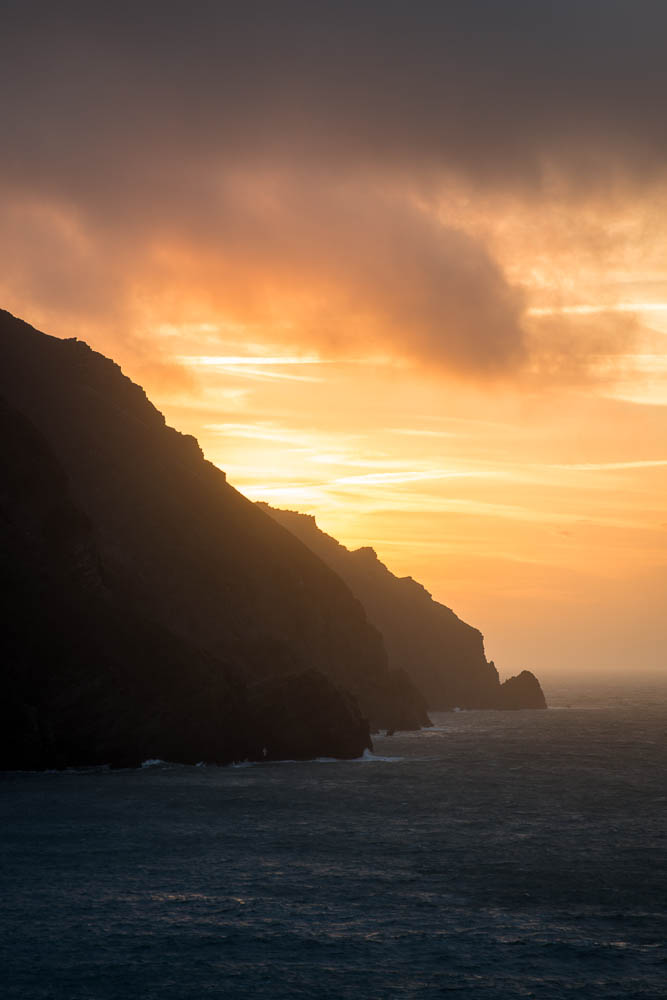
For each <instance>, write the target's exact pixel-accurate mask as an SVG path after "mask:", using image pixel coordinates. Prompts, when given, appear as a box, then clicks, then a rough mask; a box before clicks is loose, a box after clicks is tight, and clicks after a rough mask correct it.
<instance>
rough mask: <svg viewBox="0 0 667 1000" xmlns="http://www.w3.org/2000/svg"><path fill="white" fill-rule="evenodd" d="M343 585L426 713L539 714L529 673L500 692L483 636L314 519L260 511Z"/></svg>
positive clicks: (540, 704)
mask: <svg viewBox="0 0 667 1000" xmlns="http://www.w3.org/2000/svg"><path fill="white" fill-rule="evenodd" d="M259 506H261V508H262V510H264V511H265V512H266V513H267V514H270V515H271V517H273V518H274V519H275V520H276V521H277V522H278V523H279V524H282V525H283V526H284V527H285V528H287V529H288V530H289V531H291V532H292V533H293V534H294V535H295V537H297V538H299V539H300V540H301V541H302V542H303V543H304V544H305V545H307V546H308V547H309V548H310V549H311V550H312V551H313V552H315V553H316V554H317V555H318V556H319V557H320V558H321V559H323V560H324V562H326V563H327V564H328V565H329V566H331V568H332V569H334V570H335V571H336V573H338V575H339V576H341V577H342V579H343V580H345V582H346V583H347V585H348V586H349V588H350V590H351V591H352V593H353V594H355V596H356V597H358V599H359V600H360V601H361V603H362V604H363V606H364V608H365V609H366V614H367V615H368V619H369V621H371V622H372V623H373V624H374V625H375V626H376V627H377V628H378V629H379V630H380V632H381V633H382V635H383V636H384V640H385V644H386V647H387V653H388V656H389V664H390V666H391V667H393V668H394V669H395V670H404V671H405V673H406V674H408V676H409V677H410V678H411V679H412V680H413V681H414V682H415V684H416V685H417V687H418V688H419V690H420V691H421V692H422V693H423V694H424V697H425V699H426V703H427V705H428V708H429V709H433V710H446V709H450V708H455V707H460V708H545V707H546V703H545V701H544V695H543V694H542V690H541V688H540V685H539V682H538V681H537V679H536V678H535V676H534V675H533V674H531V673H530V671H527V670H524V671H523V672H522V673H521V674H520V675H519V677H518V678H510V679H509V680H508V681H505V683H504V684H502V685H501V683H500V680H499V677H498V672H497V670H496V668H495V666H494V664H493V662H491V663H489V662H487V659H486V656H485V654H484V641H483V637H482V634H481V632H479V631H478V630H477V629H476V628H473V627H472V626H471V625H468V624H466V623H465V622H463V621H461V619H460V618H458V617H457V616H456V615H455V614H454V612H453V611H452V610H451V609H450V608H447V607H445V606H444V605H443V604H439V603H438V602H437V601H434V600H433V598H432V597H431V595H430V594H429V593H428V591H427V590H426V589H425V588H424V587H423V586H422V585H421V584H419V583H417V582H416V581H415V580H413V579H412V577H396V576H394V574H393V573H391V572H390V570H388V569H387V567H386V566H385V565H384V564H383V563H382V562H380V560H379V559H378V558H377V556H376V554H375V552H374V551H373V549H371V548H367V547H365V548H361V549H356V550H355V551H350V550H349V549H347V548H346V547H345V546H344V545H341V544H340V543H339V542H338V541H336V539H335V538H332V537H331V536H330V535H327V534H326V533H325V532H323V531H321V530H320V529H319V528H318V527H317V524H316V522H315V518H314V517H312V516H309V515H307V514H299V513H297V512H295V511H289V510H277V509H275V508H272V507H269V506H268V505H267V504H260V505H259Z"/></svg>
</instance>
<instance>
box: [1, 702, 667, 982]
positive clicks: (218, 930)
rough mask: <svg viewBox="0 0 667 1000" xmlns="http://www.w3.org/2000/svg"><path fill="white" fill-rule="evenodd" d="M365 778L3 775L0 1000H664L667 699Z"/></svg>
mask: <svg viewBox="0 0 667 1000" xmlns="http://www.w3.org/2000/svg"><path fill="white" fill-rule="evenodd" d="M546 693H547V697H548V700H549V701H550V704H551V706H552V707H551V708H550V710H549V711H546V712H451V713H446V714H445V713H443V714H437V713H436V714H434V716H433V721H434V723H435V725H434V726H433V728H432V729H428V730H423V731H421V732H418V733H399V734H396V735H394V736H379V737H378V738H376V740H375V743H374V750H373V752H372V753H366V754H365V755H364V757H363V758H361V759H360V760H356V761H346V762H340V761H334V760H326V759H324V760H317V761H310V762H305V763H303V762H301V763H297V762H291V761H285V762H280V763H260V764H244V763H241V764H239V765H236V766H229V767H215V766H205V765H202V766H197V767H185V766H179V765H176V764H173V763H169V762H160V761H147V762H146V764H145V766H144V767H142V768H140V769H136V770H105V769H95V770H78V771H65V772H56V773H44V772H41V773H19V772H12V773H5V774H3V775H1V776H0V819H1V823H0V870H1V878H2V882H1V886H0V889H1V892H0V997H2V998H3V1000H205V998H213V997H216V998H217V997H229V998H253V1000H264V998H266V1000H283V998H285V1000H287V998H308V1000H320V998H322V1000H324V998H327V1000H343V998H350V1000H390V998H401V1000H403V998H415V1000H416V998H420V1000H426V998H429V1000H430V998H435V997H443V996H449V995H453V996H461V997H466V998H471V1000H501V998H502V1000H515V998H524V997H536V998H540V1000H556V998H559V1000H560V998H570V997H572V998H574V997H578V998H582V1000H603V998H604V1000H608V998H621V997H622V998H642V1000H644V998H646V1000H648V998H652V1000H658V998H660V1000H664V998H665V997H667V912H666V911H667V684H665V683H664V682H663V683H662V684H660V683H658V682H651V683H648V682H646V683H637V684H635V685H634V686H631V685H628V684H626V685H625V686H622V685H609V684H607V685H603V684H601V683H592V682H591V683H588V684H583V683H578V684H574V683H573V684H570V685H569V686H565V685H560V686H559V687H557V686H554V687H552V688H551V689H549V688H548V687H547V691H546Z"/></svg>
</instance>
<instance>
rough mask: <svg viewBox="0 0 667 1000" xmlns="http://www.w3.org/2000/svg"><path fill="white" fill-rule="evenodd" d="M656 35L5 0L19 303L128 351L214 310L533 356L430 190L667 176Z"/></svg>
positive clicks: (14, 298) (11, 277)
mask: <svg viewBox="0 0 667 1000" xmlns="http://www.w3.org/2000/svg"><path fill="white" fill-rule="evenodd" d="M665 28H667V8H665V6H664V4H662V3H651V2H646V0H644V2H642V0H639V2H638V3H637V4H634V5H633V8H632V11H630V10H629V8H628V6H627V5H626V4H624V3H617V2H609V0H605V2H602V0H588V2H587V3H585V4H581V3H580V2H578V3H576V4H575V3H574V2H573V0H563V2H561V3H559V4H557V5H556V4H551V5H549V6H548V9H545V8H544V6H543V5H537V4H535V3H534V2H533V0H508V2H507V3H503V4H499V3H497V2H496V0H477V2H470V0H467V2H465V3H464V2H463V0H460V2H453V3H447V4H441V3H440V4H438V3H428V2H422V3H416V4H411V5H406V4H403V3H398V2H393V0H383V2H382V3H380V2H379V0H378V2H375V3H373V2H368V3H362V4H359V3H352V2H346V0H340V2H338V3H336V4H313V3H305V2H290V0H285V2H284V3H281V4H275V3H268V2H263V3H261V2H260V3H258V2H255V3H253V2H252V0H248V2H247V3H244V4H243V5H229V4H220V3H219V4H215V3H208V2H202V3H199V4H196V5H194V7H193V6H192V5H186V4H185V3H182V2H175V0H171V2H170V0H161V2H160V3H159V4H158V3H157V2H154V0H147V2H145V3H142V4H141V5H139V6H137V5H130V4H127V3H122V2H121V3H117V4H113V5H103V6H100V5H91V4H89V3H81V2H70V3H67V2H64V3H62V4H57V5H54V4H52V3H47V2H45V0H44V2H39V0H38V2H35V3H30V4H25V3H19V2H16V0H9V2H8V3H7V4H6V6H5V12H4V15H3V39H2V43H0V45H2V48H3V51H2V53H1V58H0V118H1V120H2V122H3V132H4V134H5V135H6V136H11V142H9V143H7V146H6V148H5V150H4V151H3V157H2V162H1V163H0V200H2V202H3V203H4V204H5V205H6V206H9V207H8V208H7V207H6V208H5V209H4V218H3V219H2V222H3V226H4V228H5V234H6V239H5V240H4V244H3V247H2V249H1V250H0V258H1V259H0V263H2V266H3V273H4V279H3V291H4V293H5V304H8V305H9V306H10V307H11V306H12V304H13V303H14V302H16V303H19V304H21V303H24V302H31V303H34V304H35V308H36V309H37V311H38V313H39V314H40V315H43V316H44V317H45V318H46V319H47V320H48V319H51V318H54V317H55V318H56V321H57V325H58V324H59V325H60V328H62V326H63V324H64V323H66V322H69V323H71V324H73V325H74V326H75V327H77V326H78V328H79V329H81V328H85V326H86V324H91V323H92V324H93V325H97V326H98V327H104V328H105V329H106V330H107V333H108V336H109V338H110V339H112V340H114V341H115V342H117V341H120V342H121V343H122V344H123V345H124V346H125V348H126V349H127V350H128V351H137V352H139V353H141V351H142V350H143V351H144V353H145V350H146V348H145V346H143V347H142V345H141V337H142V333H141V330H142V329H143V330H145V331H146V335H147V336H148V335H150V331H151V330H152V329H153V328H154V327H155V326H157V325H159V324H160V323H162V322H173V323H174V324H176V325H178V324H179V323H180V322H183V323H186V322H192V321H197V320H204V321H208V320H210V319H211V318H212V319H214V320H215V319H227V320H229V321H230V322H235V323H237V324H239V325H240V326H241V327H246V328H250V327H253V328H254V329H255V330H257V329H258V328H259V329H260V330H261V331H262V332H263V334H264V335H266V334H269V335H270V336H271V337H272V338H273V339H274V340H275V341H281V342H283V343H285V344H290V343H292V344H293V345H294V346H298V345H299V344H300V343H303V342H307V343H309V344H314V345H315V346H319V347H321V348H322V349H323V350H325V349H326V350H327V351H334V352H336V351H337V352H339V353H341V354H345V355H346V356H353V355H354V354H355V353H357V354H358V353H359V352H360V351H363V352H364V353H365V352H366V351H367V350H368V349H369V348H371V349H376V350H378V351H381V350H383V349H384V350H387V351H389V352H390V353H392V354H394V355H398V356H399V357H405V358H407V359H412V360H413V361H417V362H419V363H421V364H426V365H430V366H435V367H437V368H444V369H447V370H453V371H456V372H459V373H465V374H466V375H474V376H482V377H486V376H489V375H498V374H503V373H507V372H511V371H513V370H516V369H518V368H521V367H525V365H526V360H527V358H529V356H530V357H532V355H533V352H535V351H536V350H537V348H536V343H537V341H536V339H535V338H534V337H532V335H531V337H530V338H528V335H527V326H526V321H525V317H524V309H525V302H524V298H523V295H522V293H521V291H520V290H519V289H518V288H517V287H516V286H515V285H514V284H513V281H512V280H509V279H508V277H507V275H506V273H505V270H504V267H503V262H502V261H500V260H499V259H498V258H497V257H496V256H495V255H494V252H493V251H492V249H491V248H490V245H489V244H487V243H486V242H485V240H484V238H483V237H481V236H480V235H479V233H477V234H475V233H474V232H472V231H471V229H470V228H469V227H467V226H466V221H465V212H464V213H463V214H462V213H460V212H458V213H453V215H452V218H447V216H446V213H445V215H444V216H443V215H442V213H441V214H440V215H439V216H436V215H434V214H433V212H431V211H429V207H428V206H429V198H428V192H429V191H431V190H434V189H437V190H438V191H442V190H443V189H444V190H445V191H446V190H447V186H448V184H450V183H455V184H456V185H458V186H459V188H460V186H461V185H462V184H463V185H464V187H465V189H466V191H467V192H468V194H467V197H469V198H470V199H471V201H472V202H473V203H474V198H475V191H481V190H483V191H485V192H489V191H495V192H498V196H499V197H500V196H502V195H503V193H504V194H507V192H512V193H513V194H514V195H516V194H517V193H518V194H519V195H520V196H525V197H526V198H528V197H541V196H544V197H548V194H549V184H550V183H551V180H552V179H553V176H554V172H556V173H557V174H558V176H559V178H561V179H563V178H564V180H562V184H561V187H560V188H559V191H560V193H561V195H562V192H563V191H564V190H565V191H566V192H567V193H568V197H569V196H571V197H572V198H576V197H577V196H579V195H585V194H587V193H590V192H591V191H593V190H594V191H595V192H596V196H598V197H600V191H601V190H604V189H605V188H606V187H607V186H609V185H611V184H612V183H613V180H614V178H615V177H616V176H617V175H623V176H625V177H630V178H634V181H635V182H636V183H637V184H640V183H645V182H646V181H647V179H650V180H655V179H656V178H658V177H660V176H662V171H663V168H664V165H665V157H666V156H667V138H666V137H665V130H664V123H663V119H664V115H663V106H662V105H663V101H662V95H663V94H664V92H665V88H666V87H667V65H666V63H665V60H664V57H663V44H662V39H663V38H664V34H665ZM454 216H455V217H454ZM535 240H536V241H537V240H539V233H535ZM532 329H534V326H531V330H532ZM542 329H546V327H543V328H542ZM552 329H554V330H555V327H553V328H552ZM559 329H563V328H562V327H561V328H559ZM568 329H569V327H568ZM77 332H78V331H77ZM614 336H615V334H614V335H612V340H613V339H614ZM566 340H567V338H566V337H564V335H563V334H562V333H561V334H559V335H558V336H555V337H554V341H553V343H552V346H550V347H549V348H548V350H546V351H539V350H537V353H538V355H539V357H540V358H541V359H542V360H541V361H540V365H539V366H538V367H540V366H541V371H542V372H544V371H547V370H548V369H549V368H550V366H551V367H554V366H556V367H558V368H559V370H562V369H563V368H565V369H567V368H568V366H569V368H570V369H573V368H574V369H577V370H578V369H579V368H581V367H582V366H583V367H585V366H586V364H587V360H586V356H587V352H586V351H582V350H580V349H577V350H574V358H575V360H574V361H573V360H572V357H573V354H572V350H573V344H574V343H575V340H576V338H570V341H569V342H568V343H566ZM172 353H173V352H172ZM211 353H214V352H211ZM533 367H535V365H533Z"/></svg>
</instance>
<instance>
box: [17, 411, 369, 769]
mask: <svg viewBox="0 0 667 1000" xmlns="http://www.w3.org/2000/svg"><path fill="white" fill-rule="evenodd" d="M0 461H1V462H2V470H3V475H2V479H1V480H0V588H1V591H2V594H3V602H2V622H1V625H0V662H1V664H2V673H1V676H2V698H1V699H0V768H45V767H67V766H75V765H91V764H112V765H115V766H119V765H137V764H139V763H140V762H141V761H142V760H145V759H147V758H150V757H160V758H163V759H167V760H178V761H183V762H189V763H195V762H197V761H199V760H208V761H216V762H223V763H224V762H228V761H232V760H237V759H245V758H250V759H265V758H267V757H282V756H291V757H301V756H305V757H312V756H317V755H319V754H322V753H329V754H335V755H337V756H352V757H354V756H358V755H359V754H360V753H361V752H362V751H363V750H364V749H365V748H366V747H367V746H369V744H370V740H369V734H368V724H367V723H366V722H365V721H364V720H363V719H362V717H361V715H360V712H359V710H358V708H357V707H356V705H355V704H354V703H353V702H352V700H351V699H350V698H349V696H347V695H346V694H344V693H343V692H341V691H339V690H337V689H336V688H334V687H333V685H331V683H330V682H329V681H327V680H326V678H324V677H323V676H322V675H321V674H317V673H316V672H315V671H310V672H308V673H301V674H298V675H296V676H294V675H292V676H290V677H278V678H277V679H275V680H273V681H272V682H271V683H269V682H267V681H264V682H260V683H258V684H256V685H253V686H252V687H249V686H248V685H246V684H245V683H244V681H243V679H242V678H241V677H239V676H238V675H237V673H236V672H235V671H234V670H232V669H230V667H229V666H228V665H227V664H224V663H222V662H221V661H219V660H216V659H214V658H213V657H211V656H209V655H207V654H206V653H204V652H203V651H202V650H200V649H197V647H196V646H194V645H192V644H190V643H188V642H186V641H183V640H181V639H178V638H177V637H176V636H174V635H173V634H172V633H170V632H169V631H167V630H166V629H164V628H162V627H160V626H159V625H156V624H154V623H151V622H149V621H147V620H145V619H142V618H141V617H140V616H138V615H137V614H136V613H135V611H134V609H133V608H132V607H131V606H130V605H129V603H128V602H127V600H126V599H125V597H124V595H123V593H122V588H120V587H119V586H118V584H117V581H115V580H114V579H113V577H112V575H110V574H109V572H108V571H107V569H106V567H105V566H104V563H103V560H102V558H101V556H100V552H99V550H98V548H97V545H96V540H95V535H94V531H93V528H92V525H91V522H90V520H89V519H88V518H87V517H86V516H85V515H84V514H83V513H82V511H81V510H79V509H78V508H77V507H76V506H75V505H74V504H73V502H72V499H71V497H70V495H69V489H68V484H67V477H66V476H65V474H64V472H63V470H62V468H61V467H60V465H59V464H58V462H57V460H56V459H55V457H54V455H53V453H52V451H51V449H50V448H49V447H48V445H47V443H46V441H45V440H44V439H43V437H42V436H41V435H40V434H39V433H38V432H37V431H36V430H35V428H34V427H33V426H32V425H31V424H30V423H29V421H27V420H26V419H25V418H24V417H23V416H21V415H20V414H19V413H17V412H16V411H14V410H12V409H10V408H9V407H8V406H7V405H6V403H5V402H4V400H2V399H0ZM267 704H272V705H279V706H280V710H279V711H276V712H274V713H273V715H272V717H271V719H270V724H267V721H266V719H265V715H266V706H267Z"/></svg>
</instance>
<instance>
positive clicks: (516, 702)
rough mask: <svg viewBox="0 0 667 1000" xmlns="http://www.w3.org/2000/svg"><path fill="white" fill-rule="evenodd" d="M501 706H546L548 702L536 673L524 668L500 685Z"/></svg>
mask: <svg viewBox="0 0 667 1000" xmlns="http://www.w3.org/2000/svg"><path fill="white" fill-rule="evenodd" d="M498 707H499V708H546V707H547V703H546V699H545V697H544V694H543V692H542V688H541V687H540V682H539V681H538V679H537V677H536V676H535V674H533V673H531V672H530V670H522V671H521V673H520V674H517V676H516V677H510V678H509V679H508V680H506V681H505V683H504V684H501V686H500V705H499V706H498Z"/></svg>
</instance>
